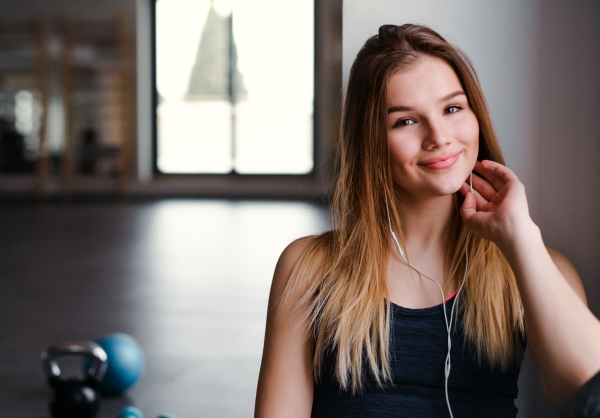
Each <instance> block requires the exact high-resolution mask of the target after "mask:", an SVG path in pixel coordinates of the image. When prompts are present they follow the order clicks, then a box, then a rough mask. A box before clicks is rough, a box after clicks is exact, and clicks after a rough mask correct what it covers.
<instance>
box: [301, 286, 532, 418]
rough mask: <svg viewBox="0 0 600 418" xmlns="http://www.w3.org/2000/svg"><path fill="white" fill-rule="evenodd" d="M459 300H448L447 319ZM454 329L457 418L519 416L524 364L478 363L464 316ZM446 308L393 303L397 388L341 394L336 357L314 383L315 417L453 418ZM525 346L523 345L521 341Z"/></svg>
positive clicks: (371, 385) (368, 386)
mask: <svg viewBox="0 0 600 418" xmlns="http://www.w3.org/2000/svg"><path fill="white" fill-rule="evenodd" d="M454 301H455V297H453V298H452V299H450V300H449V301H448V302H446V310H447V313H448V318H450V310H451V309H452V304H453V303H454ZM457 311H458V309H455V312H454V314H455V315H456V322H455V325H453V327H452V328H453V330H452V351H451V370H450V378H449V379H448V395H449V398H450V406H451V407H452V413H453V415H454V417H455V418H464V417H486V418H496V417H497V418H500V417H512V418H515V417H516V416H517V408H516V406H515V403H514V400H515V398H516V397H517V393H518V389H517V378H518V376H519V371H520V369H521V362H520V361H518V362H517V361H516V362H515V363H514V364H513V365H512V366H511V367H510V368H509V369H508V370H506V371H505V372H502V371H500V369H499V368H495V369H491V368H490V366H489V365H487V364H486V363H485V362H484V363H482V364H481V365H479V364H478V362H477V360H476V358H475V355H474V349H473V348H472V347H471V345H470V344H469V343H466V342H465V338H464V332H463V328H462V326H461V320H460V315H457ZM443 312H444V311H443V308H442V305H438V306H433V307H431V308H425V309H407V308H403V307H400V306H398V305H395V304H392V330H391V331H392V333H391V335H392V337H391V341H390V354H391V364H390V366H391V369H392V379H393V384H388V385H387V386H386V387H385V388H383V389H381V388H378V387H377V384H376V383H375V382H374V380H373V379H372V377H371V378H369V377H367V379H366V383H365V389H364V390H363V391H362V393H361V394H359V395H352V394H351V393H350V392H346V391H344V390H342V389H341V388H340V386H339V384H338V382H337V379H336V378H335V373H334V367H335V357H334V356H333V355H330V356H328V357H326V358H325V363H324V368H323V375H322V378H321V380H320V382H319V383H317V384H315V387H314V397H313V407H312V417H313V418H321V417H328V418H336V417H419V418H421V417H444V418H447V417H449V413H448V408H447V406H446V395H445V392H444V361H445V358H446V353H447V347H448V345H447V332H446V326H445V322H444V313H443ZM523 344H524V342H523Z"/></svg>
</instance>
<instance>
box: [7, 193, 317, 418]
mask: <svg viewBox="0 0 600 418" xmlns="http://www.w3.org/2000/svg"><path fill="white" fill-rule="evenodd" d="M326 221H327V215H326V213H325V211H324V209H323V208H322V207H320V206H316V205H310V204H305V203H297V202H251V201H218V200H210V201H208V200H166V201H158V202H150V203H148V202H146V203H131V204H126V205H118V204H106V203H104V204H90V203H85V204H84V203H78V204H71V205H62V204H48V205H36V204H26V203H6V202H3V203H1V204H0V324H1V325H0V326H1V328H0V331H1V332H0V417H2V418H9V417H19V418H28V417H31V418H33V417H35V418H43V417H49V416H50V414H49V412H48V408H47V399H48V395H49V388H48V387H47V385H46V382H45V377H44V374H43V372H42V367H41V363H40V353H41V352H42V350H43V349H44V348H46V347H47V346H48V345H49V344H51V343H55V342H60V341H74V340H75V341H77V340H79V341H86V340H94V339H97V338H99V337H101V336H102V335H104V334H107V333H111V332H116V331H119V332H125V333H128V334H130V335H132V336H133V337H134V338H135V339H136V340H137V341H138V342H139V344H140V345H141V347H142V349H143V350H144V352H145V356H146V369H145V373H144V375H143V376H142V377H141V379H140V380H139V382H138V383H137V384H136V385H135V386H134V387H133V388H131V389H130V390H129V391H128V392H127V393H126V394H125V395H124V396H122V397H117V398H110V399H104V400H103V403H102V410H101V412H100V414H99V417H112V418H114V417H116V415H117V414H118V412H119V411H120V409H121V408H123V407H124V406H126V405H129V404H131V405H136V406H138V407H139V408H140V409H141V410H142V412H143V413H144V415H145V416H146V417H155V416H157V415H158V414H159V413H172V414H175V415H176V416H177V417H178V418H192V417H211V418H212V417H229V418H235V417H251V416H252V415H253V408H254V396H255V392H256V382H257V378H258V370H259V366H260V356H261V352H262V345H263V336H264V326H265V318H266V308H267V299H268V293H269V287H270V283H271V278H272V274H273V269H274V267H275V263H276V261H277V258H278V256H279V254H280V253H281V251H282V250H283V249H284V248H285V246H286V245H287V244H288V243H289V242H291V241H292V240H293V239H295V238H298V237H300V236H304V235H309V234H313V233H318V232H320V231H322V230H324V229H325V228H326V223H327V222H326ZM66 363H67V364H66V366H65V367H66V369H65V370H70V371H71V372H73V373H75V372H77V369H78V367H71V368H69V367H67V366H68V361H66ZM71 366H73V365H71Z"/></svg>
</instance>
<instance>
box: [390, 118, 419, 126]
mask: <svg viewBox="0 0 600 418" xmlns="http://www.w3.org/2000/svg"><path fill="white" fill-rule="evenodd" d="M413 123H415V121H414V120H412V119H400V120H399V121H398V122H396V123H395V124H394V128H397V127H400V126H408V125H412V124H413Z"/></svg>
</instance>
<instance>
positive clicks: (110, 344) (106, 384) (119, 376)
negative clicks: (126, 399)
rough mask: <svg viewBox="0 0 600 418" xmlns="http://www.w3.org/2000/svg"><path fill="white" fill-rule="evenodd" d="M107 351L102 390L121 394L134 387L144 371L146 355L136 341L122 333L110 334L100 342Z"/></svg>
mask: <svg viewBox="0 0 600 418" xmlns="http://www.w3.org/2000/svg"><path fill="white" fill-rule="evenodd" d="M96 342H97V343H98V344H99V345H100V347H102V348H103V349H104V351H106V357H107V367H106V373H105V374H104V378H103V379H102V383H101V384H100V390H101V391H102V392H105V393H115V394H116V393H120V392H123V391H125V390H127V389H128V388H129V387H131V385H133V384H134V383H135V382H136V381H137V380H138V378H139V377H140V375H141V374H142V371H143V370H144V353H143V352H142V349H141V348H140V346H139V345H138V344H137V343H136V342H135V340H134V339H133V338H132V337H130V336H129V335H127V334H123V333H120V332H117V333H114V334H109V335H106V336H104V337H102V338H101V339H99V340H98V341H96Z"/></svg>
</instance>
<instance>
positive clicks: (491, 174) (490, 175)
mask: <svg viewBox="0 0 600 418" xmlns="http://www.w3.org/2000/svg"><path fill="white" fill-rule="evenodd" d="M484 161H485V162H487V161H488V160H484ZM491 162H493V161H491ZM494 164H497V163H494ZM474 170H475V171H476V172H477V173H479V174H480V175H481V176H482V177H483V178H484V179H486V180H487V181H488V182H489V183H490V184H491V185H492V186H494V189H496V191H498V190H500V189H501V188H502V187H504V185H505V184H506V181H505V180H504V178H503V176H502V175H501V174H500V173H498V172H496V171H494V170H491V169H489V168H487V164H486V165H485V166H484V164H482V162H479V161H477V162H476V163H475V169H474Z"/></svg>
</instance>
